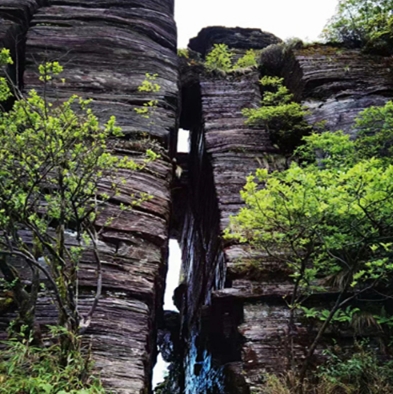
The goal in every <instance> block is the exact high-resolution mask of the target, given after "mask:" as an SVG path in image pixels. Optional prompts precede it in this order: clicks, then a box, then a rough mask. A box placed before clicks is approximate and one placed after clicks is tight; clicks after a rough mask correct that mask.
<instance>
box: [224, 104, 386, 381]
mask: <svg viewBox="0 0 393 394" xmlns="http://www.w3.org/2000/svg"><path fill="white" fill-rule="evenodd" d="M391 105H392V104H391V103H388V104H387V105H386V107H385V108H384V109H379V110H377V109H375V108H370V109H368V110H366V111H364V112H363V113H362V114H361V115H360V117H359V119H358V121H357V125H358V126H359V125H364V126H365V125H371V124H372V119H374V118H375V116H374V115H375V112H377V113H386V111H387V110H388V109H389V108H391ZM384 111H385V112H384ZM389 114H390V112H389ZM389 116H390V115H389ZM387 118H388V116H387V117H386V118H385V119H386V120H387V121H389V122H390V120H391V119H390V118H389V119H387ZM374 127H378V123H374ZM366 129H367V128H366ZM367 130H368V131H370V130H369V129H367ZM373 132H374V137H373V138H375V139H376V140H378V141H380V142H381V143H382V140H383V138H382V137H381V136H380V134H381V133H382V134H383V135H385V133H386V130H384V128H383V127H382V128H380V129H378V128H377V129H375V128H374V129H373ZM362 138H364V134H363V133H361V135H360V137H359V139H358V141H356V142H354V141H351V140H350V138H349V136H347V135H345V134H343V133H342V132H336V133H329V132H327V133H322V134H312V135H310V136H308V137H305V138H304V141H305V145H304V146H302V147H301V148H299V149H298V151H297V153H298V155H299V159H300V160H299V163H297V162H294V163H292V165H291V167H290V168H289V169H288V170H286V171H283V172H273V173H268V171H267V170H265V169H259V170H257V171H256V173H255V175H250V176H249V177H248V178H247V182H246V185H245V187H244V189H243V190H242V192H241V196H242V198H243V200H244V202H245V207H244V208H242V209H241V210H240V212H239V214H238V215H236V216H234V217H232V218H231V221H230V228H229V229H228V230H227V232H226V236H227V237H228V238H234V239H237V240H240V241H241V242H247V243H249V244H250V245H251V246H252V247H253V248H255V249H257V250H263V251H264V252H267V253H268V254H269V255H271V256H273V257H274V259H275V261H278V262H279V263H280V264H282V265H283V266H284V267H286V269H287V270H289V272H290V277H291V278H292V279H293V290H292V293H291V294H290V296H288V297H286V302H287V305H288V307H289V308H290V319H289V322H288V325H289V332H290V331H291V328H293V327H294V325H295V321H296V319H297V317H298V316H299V315H301V314H303V315H304V314H305V315H306V316H307V315H308V317H318V318H319V320H320V321H321V324H320V326H319V329H318V332H317V334H316V336H315V338H314V339H313V340H312V342H311V344H310V346H309V348H308V352H307V355H306V358H305V361H304V363H303V365H302V368H301V371H300V380H301V381H303V379H304V377H305V375H306V372H307V369H308V366H309V362H310V360H311V357H312V356H313V354H314V352H315V349H316V347H317V345H318V343H319V341H320V339H321V337H322V336H323V334H324V333H325V332H326V330H327V329H328V328H329V327H331V325H332V324H333V323H334V322H340V321H342V322H344V321H348V320H349V321H350V320H351V319H352V317H353V316H354V315H355V314H356V313H358V312H362V310H361V309H359V310H353V309H351V308H352V307H351V305H352V304H353V303H354V302H356V304H357V305H359V304H361V303H362V296H363V295H364V294H372V293H373V292H375V293H374V295H378V294H379V295H380V294H384V296H382V297H381V299H383V297H385V296H388V297H390V296H391V293H392V291H391V289H390V283H391V278H392V273H393V261H392V257H391V256H392V251H393V165H392V164H391V160H390V161H388V160H386V159H381V158H378V157H373V153H372V152H374V147H372V150H370V151H369V152H368V154H366V151H365V148H364V150H363V151H362V152H357V150H356V147H357V146H360V145H362V144H363V146H364V142H361V140H362ZM370 152H371V154H370ZM378 152H379V150H378ZM261 269H262V267H261ZM328 278H329V284H330V286H332V288H333V289H334V291H335V292H336V294H337V296H336V298H335V300H334V302H333V303H332V305H331V308H330V309H327V310H322V311H315V310H312V309H307V308H306V307H305V305H306V301H307V299H308V298H309V296H310V295H312V294H315V293H318V292H321V291H325V288H326V285H327V283H328V282H327V279H328ZM289 340H290V341H291V347H292V346H293V339H292V338H289ZM292 356H293V355H292V354H290V355H289V357H290V358H291V357H292ZM292 361H293V360H292Z"/></svg>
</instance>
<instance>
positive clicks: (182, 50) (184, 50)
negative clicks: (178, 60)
mask: <svg viewBox="0 0 393 394" xmlns="http://www.w3.org/2000/svg"><path fill="white" fill-rule="evenodd" d="M177 56H179V57H184V58H186V59H188V58H189V57H190V54H189V52H188V49H187V48H179V49H178V50H177Z"/></svg>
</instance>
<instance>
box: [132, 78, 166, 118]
mask: <svg viewBox="0 0 393 394" xmlns="http://www.w3.org/2000/svg"><path fill="white" fill-rule="evenodd" d="M157 77H158V74H149V73H146V78H145V79H144V80H143V81H142V83H141V84H140V85H139V86H138V92H142V93H153V94H155V93H158V92H159V91H160V89H161V86H160V85H159V84H158V83H156V79H157ZM157 106H158V100H157V99H153V100H149V101H147V102H146V103H144V104H143V107H142V108H134V111H135V112H136V113H137V114H139V115H141V116H142V117H143V118H146V119H149V118H150V117H151V116H152V114H153V113H154V112H155V111H156V110H157Z"/></svg>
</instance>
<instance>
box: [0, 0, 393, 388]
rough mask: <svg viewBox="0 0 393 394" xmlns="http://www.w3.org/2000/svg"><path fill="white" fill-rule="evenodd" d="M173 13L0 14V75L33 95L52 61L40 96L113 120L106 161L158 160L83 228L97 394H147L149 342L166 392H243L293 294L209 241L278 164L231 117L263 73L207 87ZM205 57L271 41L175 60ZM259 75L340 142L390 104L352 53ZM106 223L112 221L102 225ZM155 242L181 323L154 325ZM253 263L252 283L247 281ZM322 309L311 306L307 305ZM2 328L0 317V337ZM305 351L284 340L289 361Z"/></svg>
mask: <svg viewBox="0 0 393 394" xmlns="http://www.w3.org/2000/svg"><path fill="white" fill-rule="evenodd" d="M173 8H174V4H173V0H127V1H126V0H51V1H46V0H0V41H1V42H0V44H1V45H2V46H4V47H7V48H9V49H10V50H11V53H12V56H13V59H14V65H13V66H12V67H10V68H9V69H8V73H9V75H10V76H11V77H12V79H13V80H14V82H15V83H16V84H17V85H18V86H19V87H20V88H21V89H24V90H28V89H31V88H36V89H40V84H39V81H38V78H37V73H36V68H37V65H38V64H39V63H41V62H43V61H47V60H58V61H60V63H62V64H63V65H64V67H65V73H64V77H65V82H64V83H58V85H57V86H56V89H55V90H49V91H48V95H49V97H50V98H51V99H54V98H60V99H61V98H63V97H68V96H70V95H72V94H79V95H82V96H84V97H89V98H92V99H93V104H92V106H93V109H94V111H95V113H96V114H97V115H98V116H99V117H100V119H102V120H106V119H107V118H108V117H109V116H110V115H115V116H116V118H117V121H118V123H119V124H120V125H121V126H122V128H123V131H124V133H125V138H124V139H123V140H122V141H121V143H120V145H119V148H118V154H119V155H123V156H124V155H125V156H129V157H132V158H134V159H135V160H137V161H138V160H141V159H142V152H143V151H144V149H145V148H147V147H150V148H153V149H155V150H156V151H158V152H159V153H160V155H161V157H160V159H159V160H157V161H155V162H153V163H150V164H149V165H148V166H147V167H146V168H145V169H144V170H143V171H142V172H138V173H131V172H130V173H128V174H126V177H127V183H126V184H125V185H124V187H123V189H122V190H121V194H120V195H119V196H118V197H117V198H116V200H114V201H113V202H112V203H111V204H110V206H109V207H108V209H107V211H106V212H104V213H103V214H102V216H101V217H100V218H99V219H98V222H97V224H98V225H99V226H103V227H104V231H103V232H102V237H101V239H100V249H101V254H102V255H103V256H104V266H103V274H104V277H103V287H104V288H103V296H102V298H101V300H100V302H99V305H98V309H97V311H96V313H95V315H94V318H93V322H92V325H91V327H90V328H89V329H88V332H87V333H86V334H87V335H86V338H87V339H89V340H91V343H92V351H93V357H94V360H95V362H96V364H95V365H96V368H97V369H98V370H99V371H100V373H101V377H102V379H103V381H104V383H105V385H106V386H107V387H108V388H109V389H111V390H114V391H115V392H118V393H124V394H125V393H130V394H138V393H146V392H149V391H150V390H151V371H152V367H153V365H154V363H155V359H156V353H157V351H156V342H157V341H156V336H157V327H158V326H159V328H160V333H159V342H160V345H161V346H162V349H163V350H162V351H163V354H164V356H165V358H166V359H167V360H168V361H171V362H172V363H173V365H172V367H171V368H170V371H171V372H170V376H169V378H168V381H169V383H168V387H170V389H169V391H168V392H171V393H172V394H173V393H183V392H184V393H186V394H197V393H228V394H230V393H245V394H248V393H250V392H251V391H253V392H258V387H260V385H261V376H262V373H263V372H265V371H270V370H275V371H277V370H282V369H284V368H285V367H286V364H287V345H288V344H287V342H286V338H287V334H288V308H287V307H286V304H285V302H284V301H283V296H284V295H286V294H287V293H288V291H289V290H290V288H291V286H292V284H291V283H292V282H291V280H290V279H289V277H288V272H287V271H286V268H285V267H282V266H281V265H280V264H278V262H276V261H272V259H271V258H269V257H268V256H264V255H258V256H257V255H255V254H253V253H252V252H250V251H249V250H248V248H247V247H245V246H242V245H238V244H234V243H228V242H224V241H223V239H222V237H221V235H222V231H223V230H224V229H225V227H226V226H227V224H228V218H229V216H230V215H231V214H235V213H236V212H237V211H238V210H239V208H240V207H241V206H242V201H241V199H240V196H239V191H240V189H241V188H242V186H243V185H244V183H245V177H246V176H247V175H248V174H249V173H251V172H253V171H254V170H255V169H256V168H258V167H266V168H269V169H283V168H285V166H286V165H287V163H286V157H285V155H284V154H283V153H282V152H280V151H279V150H278V148H277V147H276V146H275V145H274V144H273V143H272V142H271V140H270V138H269V134H268V132H267V131H266V130H264V129H263V128H255V127H253V128H251V127H247V126H246V125H245V124H244V117H243V116H242V114H241V110H242V109H243V108H245V107H252V106H257V105H258V104H259V102H260V100H261V90H260V85H259V83H258V81H259V79H260V77H261V73H264V72H266V70H265V71H264V69H263V68H262V69H259V68H254V69H250V70H247V71H246V72H244V73H243V72H237V73H236V72H235V73H230V74H228V75H215V74H208V73H206V72H205V70H204V67H203V66H201V64H199V63H198V62H193V61H191V60H187V59H180V60H179V59H178V58H177V56H176V26H175V22H174V20H173ZM215 43H226V44H227V45H228V46H229V47H231V48H233V49H235V50H236V53H237V54H241V53H244V52H245V51H246V50H247V49H251V48H252V49H256V50H261V49H263V48H266V47H267V46H269V45H274V44H278V45H281V44H280V43H281V40H280V39H279V38H277V37H275V36H273V35H272V34H269V33H265V32H262V31H260V30H258V29H240V28H235V29H227V28H223V27H211V28H206V29H203V30H202V31H201V33H200V34H199V35H198V37H196V38H194V39H192V40H191V41H190V48H191V49H192V50H193V51H195V52H197V53H199V54H200V55H198V56H197V57H201V58H203V56H204V55H205V54H206V53H207V52H208V51H209V50H210V49H211V47H212V45H213V44H215ZM270 71H272V70H270ZM146 73H150V74H157V83H158V84H159V85H160V86H161V90H160V92H159V96H158V97H154V98H158V107H157V110H155V112H154V114H153V116H152V118H151V119H144V118H143V117H141V116H138V115H137V114H136V112H135V111H134V108H137V107H141V106H143V104H144V103H146V102H147V101H149V100H150V99H152V97H151V96H150V95H146V94H144V93H141V92H139V91H138V86H139V85H140V83H141V82H142V81H143V80H144V78H145V74H146ZM273 73H275V74H277V75H278V76H282V77H283V78H284V80H285V83H286V85H287V86H288V87H289V89H290V90H291V91H292V93H293V94H294V95H295V98H296V99H297V100H298V101H301V102H302V103H304V105H306V106H308V107H309V109H310V113H309V115H308V121H309V122H310V123H311V124H313V123H315V122H317V121H321V120H325V121H326V125H327V128H328V129H330V130H337V129H344V130H345V131H347V132H352V129H351V125H352V123H353V119H354V117H355V116H356V115H357V113H359V111H361V110H362V109H364V108H366V107H368V106H370V105H382V104H384V103H385V102H386V101H387V100H389V99H390V98H391V97H392V96H393V61H392V59H391V57H382V56H377V55H365V54H363V53H361V52H360V51H359V50H354V49H351V50H348V49H343V48H339V47H333V46H328V45H312V46H308V47H304V48H303V47H294V48H293V49H290V50H288V51H286V52H285V54H283V57H282V62H281V63H280V65H279V67H278V66H277V67H276V69H274V70H273ZM179 126H180V127H182V128H185V129H187V130H190V132H191V150H190V153H189V155H186V154H177V155H176V152H175V150H176V148H175V147H176V139H177V137H176V133H177V129H178V127H179ZM174 156H176V158H177V162H178V163H179V164H180V165H181V167H183V174H182V176H181V178H180V179H173V163H172V160H171V159H172V157H174ZM101 187H102V188H103V189H105V187H106V185H105V181H103V182H102V185H101ZM140 192H145V193H150V194H151V195H152V196H153V199H151V200H149V201H146V202H144V203H143V204H142V205H141V206H140V207H137V208H134V209H133V210H132V211H129V212H123V213H121V214H120V215H118V213H119V209H120V208H119V203H120V202H123V203H126V204H127V203H128V204H129V203H130V195H132V194H138V193H140ZM107 217H116V218H117V219H116V220H114V221H112V222H111V223H110V224H107V223H106V218H107ZM170 237H175V238H177V239H178V240H179V241H180V243H181V246H182V250H183V278H182V279H183V281H182V283H181V284H180V286H179V288H178V289H177V290H176V292H175V303H176V305H177V306H178V308H179V310H180V316H178V315H176V314H170V313H165V314H164V313H163V311H162V298H163V291H164V278H165V273H166V264H167V255H168V240H169V238H170ZM70 242H71V241H70ZM256 259H258V262H259V264H260V265H261V266H262V267H263V268H262V270H261V269H257V270H256V269H255V267H254V266H253V262H254V261H255V260H256ZM93 260H94V259H93V257H92V256H90V255H89V254H85V255H84V259H83V262H82V265H81V269H80V273H79V275H80V278H79V279H80V288H81V309H82V310H83V309H88V307H89V305H90V304H91V302H92V295H91V294H92V290H93V289H94V286H95V272H94V265H93ZM27 279H28V278H27ZM327 299H328V297H327V295H326V294H325V295H323V294H322V295H321V296H320V297H319V298H318V299H316V300H315V302H317V303H320V302H322V303H323V302H325V301H326V300H327ZM324 300H325V301H324ZM37 315H38V319H39V322H40V323H41V324H45V323H51V322H54V321H55V318H56V316H55V312H54V308H53V307H52V306H51V304H50V299H48V297H47V296H45V294H42V296H41V297H40V299H39V307H38V312H37ZM12 317H13V314H12V313H11V312H10V313H7V314H3V315H0V332H3V333H4V330H5V327H6V324H7V322H8V321H9V320H10V319H11V318H12ZM308 343H309V338H308V333H307V332H306V331H304V330H303V331H302V327H300V326H299V329H298V332H297V338H296V340H295V348H296V352H297V354H298V357H299V358H301V357H302V356H303V355H304V351H305V349H306V347H307V345H308Z"/></svg>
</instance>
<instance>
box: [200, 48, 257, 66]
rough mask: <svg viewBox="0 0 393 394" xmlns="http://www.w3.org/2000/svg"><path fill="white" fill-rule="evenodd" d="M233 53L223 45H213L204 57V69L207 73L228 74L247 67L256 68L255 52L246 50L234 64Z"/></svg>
mask: <svg viewBox="0 0 393 394" xmlns="http://www.w3.org/2000/svg"><path fill="white" fill-rule="evenodd" d="M233 56H234V54H233V52H232V51H231V50H230V49H229V48H228V46H227V45H225V44H214V46H213V49H212V50H211V51H210V52H209V53H208V54H207V55H206V61H205V67H206V69H207V70H208V71H214V70H218V71H223V72H230V71H234V70H239V69H242V68H247V67H256V66H257V65H258V63H257V60H256V57H257V55H256V52H255V51H254V50H253V49H250V50H248V51H247V52H246V53H245V55H244V56H242V57H241V58H240V59H239V60H238V61H237V62H236V63H235V64H233Z"/></svg>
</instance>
